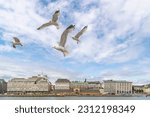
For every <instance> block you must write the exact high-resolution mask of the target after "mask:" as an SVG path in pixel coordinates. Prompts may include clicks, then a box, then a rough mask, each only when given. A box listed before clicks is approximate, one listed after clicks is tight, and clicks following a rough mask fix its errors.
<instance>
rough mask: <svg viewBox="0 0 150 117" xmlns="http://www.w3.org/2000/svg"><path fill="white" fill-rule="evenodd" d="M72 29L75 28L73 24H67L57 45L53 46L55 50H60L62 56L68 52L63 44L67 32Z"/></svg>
mask: <svg viewBox="0 0 150 117" xmlns="http://www.w3.org/2000/svg"><path fill="white" fill-rule="evenodd" d="M74 29H75V25H70V26H68V27H67V28H66V29H65V30H64V32H63V33H62V35H61V38H60V42H59V43H58V44H59V45H58V46H54V47H53V48H55V49H56V50H58V51H61V52H62V53H63V55H64V56H66V55H67V54H69V52H68V50H67V49H66V48H65V44H66V41H67V37H68V34H69V33H70V32H72V31H73V30H74Z"/></svg>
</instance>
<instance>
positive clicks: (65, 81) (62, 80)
mask: <svg viewBox="0 0 150 117" xmlns="http://www.w3.org/2000/svg"><path fill="white" fill-rule="evenodd" d="M55 83H70V80H68V79H57V80H56V82H55Z"/></svg>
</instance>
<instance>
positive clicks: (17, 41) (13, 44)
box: [12, 37, 23, 48]
mask: <svg viewBox="0 0 150 117" xmlns="http://www.w3.org/2000/svg"><path fill="white" fill-rule="evenodd" d="M13 39H14V41H12V46H13V48H16V45H20V46H23V45H22V43H21V42H20V39H18V38H17V37H13Z"/></svg>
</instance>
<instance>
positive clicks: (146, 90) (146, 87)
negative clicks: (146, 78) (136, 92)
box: [143, 84, 150, 94]
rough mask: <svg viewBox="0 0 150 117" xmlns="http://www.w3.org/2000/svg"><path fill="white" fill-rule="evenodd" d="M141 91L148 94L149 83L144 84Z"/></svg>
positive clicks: (149, 90)
mask: <svg viewBox="0 0 150 117" xmlns="http://www.w3.org/2000/svg"><path fill="white" fill-rule="evenodd" d="M143 92H144V93H146V94H150V84H148V85H145V87H144V88H143Z"/></svg>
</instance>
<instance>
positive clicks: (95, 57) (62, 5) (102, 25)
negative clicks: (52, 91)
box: [0, 0, 150, 84]
mask: <svg viewBox="0 0 150 117" xmlns="http://www.w3.org/2000/svg"><path fill="white" fill-rule="evenodd" d="M149 4H150V1H149V0H143V1H140V0H118V1H117V2H113V1H112V0H99V1H98V0H88V1H87V0H82V1H80V0H76V1H75V0H70V1H67V0H22V1H20V0H8V1H7V2H6V1H5V0H1V1H0V61H1V63H0V77H2V78H3V77H4V78H5V79H7V78H9V77H24V76H25V77H26V76H32V75H35V74H39V73H42V72H43V73H46V74H47V75H48V76H49V77H50V79H49V80H56V79H57V78H58V77H62V78H71V79H75V80H84V78H85V77H86V78H87V79H89V80H92V79H93V80H106V79H114V80H129V81H133V82H136V83H144V84H145V83H147V82H150V79H149V78H150V71H149V69H150V46H149V45H150V39H149V38H150V33H149V29H150V9H149ZM57 9H59V10H60V17H59V23H60V29H59V30H57V29H56V28H55V27H54V26H50V27H47V28H45V29H43V30H40V31H38V30H36V29H37V27H39V26H40V25H41V24H43V23H45V22H47V21H49V20H50V19H51V17H52V14H53V13H54V12H55V10H57ZM70 24H75V25H76V27H75V30H74V31H73V32H72V33H71V34H69V36H68V41H67V44H66V45H67V48H68V50H69V52H70V53H69V55H68V56H66V57H64V56H63V55H62V54H61V53H59V52H57V51H56V50H54V49H53V48H52V47H53V46H54V45H56V44H57V42H58V41H59V40H60V35H61V34H62V32H63V31H64V29H65V28H66V27H67V26H69V25H70ZM86 25H88V30H87V32H86V33H85V34H83V35H82V37H81V38H80V39H81V43H79V44H78V45H77V44H76V42H74V41H73V40H72V38H71V37H72V36H74V35H75V34H76V33H77V32H78V31H79V30H80V29H81V28H83V27H84V26H86ZM14 36H15V37H18V38H20V39H21V41H22V43H23V47H19V46H18V47H17V48H16V49H14V48H12V46H11V41H12V38H13V37H14ZM71 79H70V80H71Z"/></svg>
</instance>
